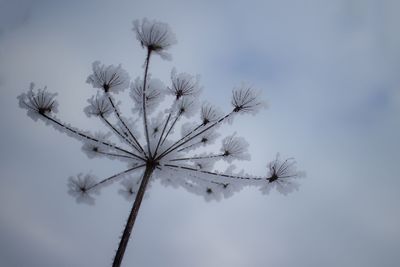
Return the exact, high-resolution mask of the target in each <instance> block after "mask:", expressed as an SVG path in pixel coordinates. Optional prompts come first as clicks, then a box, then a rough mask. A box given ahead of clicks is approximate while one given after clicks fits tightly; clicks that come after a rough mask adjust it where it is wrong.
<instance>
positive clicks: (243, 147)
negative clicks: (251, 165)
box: [221, 133, 250, 162]
mask: <svg viewBox="0 0 400 267" xmlns="http://www.w3.org/2000/svg"><path fill="white" fill-rule="evenodd" d="M248 147H249V144H248V143H247V141H246V140H245V139H244V138H243V137H237V136H236V133H234V134H233V135H230V136H227V137H225V138H224V139H223V140H222V148H221V152H222V156H223V157H224V159H225V160H227V161H228V162H232V160H234V159H239V160H249V158H250V155H249V154H248V153H247V148H248Z"/></svg>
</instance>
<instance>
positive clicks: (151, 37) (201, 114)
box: [18, 19, 299, 266]
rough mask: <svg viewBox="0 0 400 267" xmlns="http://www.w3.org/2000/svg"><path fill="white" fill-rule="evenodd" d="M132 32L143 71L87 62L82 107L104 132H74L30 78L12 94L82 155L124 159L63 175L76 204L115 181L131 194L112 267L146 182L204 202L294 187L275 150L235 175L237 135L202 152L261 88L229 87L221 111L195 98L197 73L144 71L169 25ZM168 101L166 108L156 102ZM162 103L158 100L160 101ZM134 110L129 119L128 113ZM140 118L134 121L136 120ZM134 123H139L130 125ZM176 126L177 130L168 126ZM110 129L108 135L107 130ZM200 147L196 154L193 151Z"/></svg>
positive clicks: (148, 24)
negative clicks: (96, 171) (104, 173)
mask: <svg viewBox="0 0 400 267" xmlns="http://www.w3.org/2000/svg"><path fill="white" fill-rule="evenodd" d="M133 25H134V27H133V31H134V33H135V34H136V37H137V39H138V41H139V42H140V44H141V46H142V47H143V48H144V49H145V52H146V55H145V63H144V66H143V68H144V74H143V76H142V77H138V78H136V79H135V80H134V81H131V80H130V77H129V74H128V72H127V71H125V70H124V69H123V68H122V67H121V65H118V66H114V65H103V64H101V63H100V62H99V61H95V62H94V63H93V66H92V68H93V73H91V74H90V75H89V77H88V78H87V83H89V84H90V85H92V86H93V87H94V88H95V89H97V92H96V93H95V95H93V96H92V97H91V98H89V99H88V106H87V107H86V108H85V109H84V112H85V114H86V115H87V116H88V117H95V118H97V119H99V120H101V121H102V122H103V123H104V125H105V126H106V129H107V131H106V132H94V133H93V132H91V131H89V130H81V129H78V128H75V127H73V126H71V125H70V124H68V123H65V122H63V121H62V120H61V119H59V118H58V117H57V116H56V113H57V106H58V103H57V101H56V96H57V94H54V93H50V92H48V91H47V89H46V87H45V88H43V89H37V90H35V88H34V84H33V83H32V84H31V86H30V88H29V90H28V92H27V93H23V94H21V95H20V96H18V99H19V105H20V107H21V108H24V109H26V110H27V114H28V116H29V117H31V118H32V119H33V120H35V121H37V120H38V119H40V120H43V121H45V122H46V124H49V125H52V126H53V127H54V128H55V129H57V130H59V131H61V132H63V133H66V134H67V135H69V136H71V137H74V138H77V139H79V140H80V141H82V143H83V146H82V150H83V151H84V153H86V154H87V156H88V157H89V158H94V157H107V158H110V159H118V160H121V161H124V162H126V164H127V168H126V169H125V170H122V171H121V172H119V173H116V174H114V175H112V176H110V177H107V178H105V179H96V178H95V177H94V176H93V175H91V174H82V173H81V174H78V175H76V176H73V177H70V178H69V184H68V186H69V193H70V194H71V195H72V196H74V197H75V198H76V200H77V202H84V203H88V204H92V203H94V195H95V194H97V193H98V192H99V190H100V189H101V188H102V187H103V186H104V185H108V184H110V183H112V182H114V181H118V180H119V181H121V184H122V187H123V188H122V189H121V190H120V193H121V194H122V195H124V196H125V197H126V198H127V199H128V200H131V199H132V200H134V203H133V206H132V209H131V211H130V214H129V217H128V219H127V224H126V226H125V229H124V232H123V234H122V237H121V240H120V243H119V246H118V250H117V252H116V255H115V257H114V261H113V266H120V264H121V262H122V258H123V255H124V252H125V249H126V246H127V244H128V240H129V236H130V234H131V231H132V228H133V225H134V222H135V219H136V216H137V213H138V211H139V208H140V204H141V202H142V199H143V196H144V193H145V191H146V188H147V185H148V183H149V182H150V181H154V180H157V179H159V180H160V181H161V183H162V184H165V185H173V186H175V187H182V188H185V189H186V190H188V191H189V192H193V193H195V194H198V195H201V196H203V197H204V198H205V199H206V200H211V199H216V200H218V199H220V198H223V197H229V196H231V195H232V194H233V193H234V192H237V191H239V190H240V189H241V188H243V187H245V186H255V187H258V188H259V189H260V190H261V192H263V193H268V192H269V191H270V190H271V189H272V188H276V190H277V191H279V192H281V193H283V194H287V193H289V192H291V191H293V190H294V189H297V187H298V185H297V183H296V181H295V179H296V178H297V177H299V172H297V171H296V169H295V161H294V160H293V159H291V158H290V159H286V160H281V159H280V157H279V155H277V157H276V158H275V159H274V160H273V161H272V162H270V163H269V164H268V165H267V167H266V171H265V174H264V175H262V176H254V175H250V174H247V173H245V172H244V171H241V172H238V173H234V172H233V169H234V165H232V162H234V161H236V160H248V159H250V155H249V154H248V152H247V148H248V143H247V142H246V141H245V139H244V138H242V137H239V136H237V134H236V133H233V134H231V135H228V136H226V137H224V138H222V139H221V141H222V144H221V149H220V150H219V151H214V152H213V151H209V152H204V151H206V148H207V147H208V146H209V145H210V144H213V143H214V142H215V141H216V140H217V139H218V138H219V137H220V134H219V133H218V130H219V129H220V127H221V126H222V125H223V124H225V123H232V121H233V119H234V117H235V116H237V115H242V114H243V115H245V114H255V113H257V112H258V111H259V110H260V109H262V108H265V106H266V105H265V104H264V102H263V101H262V100H261V98H260V92H259V91H257V90H255V89H253V88H251V87H249V86H246V85H245V84H242V85H240V86H238V87H237V88H234V89H233V91H232V96H231V109H230V110H228V111H227V112H225V113H223V112H222V111H221V110H220V109H219V108H217V107H215V106H213V105H212V104H210V103H209V102H200V100H199V95H200V93H201V91H202V88H201V86H200V83H199V78H198V77H197V76H193V75H190V74H188V73H178V72H177V71H176V70H175V69H174V70H172V72H171V80H170V81H169V82H168V85H167V86H166V85H164V83H163V82H162V81H160V80H158V79H155V78H153V77H151V74H150V72H149V66H150V60H151V58H152V56H155V55H159V56H161V57H162V58H163V59H169V58H170V55H169V54H168V53H167V50H168V49H169V48H170V47H171V46H172V45H174V44H175V43H176V39H175V35H174V34H173V33H172V32H171V30H170V27H169V26H168V25H167V24H165V23H161V22H158V21H150V20H147V19H143V20H142V21H138V20H137V21H134V23H133ZM124 90H129V94H130V96H131V98H132V101H133V104H134V108H133V109H132V111H133V115H134V117H133V118H129V117H125V116H123V114H121V112H120V102H118V101H117V100H116V99H115V97H116V95H117V94H118V93H120V92H122V91H124ZM166 98H167V99H168V100H165V103H171V105H170V107H169V108H168V109H162V108H160V103H161V102H163V101H164V99H166ZM163 106H165V105H163ZM135 116H136V117H135ZM138 118H139V120H138ZM137 121H139V123H137ZM178 127H180V129H181V130H180V133H181V134H180V135H179V134H177V133H174V131H175V130H176V129H177V128H178ZM112 135H114V139H111V136H112ZM199 149H200V150H201V151H202V152H196V151H199ZM220 160H222V161H226V162H227V164H228V165H229V167H228V168H227V170H225V171H221V170H216V169H215V168H214V164H215V162H217V161H220Z"/></svg>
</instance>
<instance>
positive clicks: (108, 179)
mask: <svg viewBox="0 0 400 267" xmlns="http://www.w3.org/2000/svg"><path fill="white" fill-rule="evenodd" d="M145 165H146V164H141V165H137V166H135V167H132V168H129V169H127V170H125V171H122V172H120V173H117V174H114V175H112V176H110V177H108V178H105V179H103V180H101V181H100V182H98V183H96V184H94V185H92V186H91V187H89V188H87V190H90V189H93V188H95V187H97V186H99V185H101V184H104V183H107V182H109V181H111V180H113V179H115V178H117V177H118V176H120V175H123V174H126V173H128V172H131V171H133V170H136V169H139V168H141V167H144V166H145Z"/></svg>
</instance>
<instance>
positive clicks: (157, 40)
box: [133, 18, 176, 59]
mask: <svg viewBox="0 0 400 267" xmlns="http://www.w3.org/2000/svg"><path fill="white" fill-rule="evenodd" d="M133 31H134V32H135V33H136V38H137V39H138V41H139V42H140V44H141V45H142V47H146V48H147V50H148V51H149V52H155V53H157V54H159V55H160V56H161V57H162V58H164V59H170V57H171V56H170V55H169V54H168V53H166V52H165V50H167V49H169V47H170V46H172V45H174V44H176V37H175V34H174V33H173V32H172V31H171V28H170V27H169V25H168V24H166V23H163V22H159V21H156V20H148V19H147V18H144V19H143V20H142V21H139V20H134V21H133Z"/></svg>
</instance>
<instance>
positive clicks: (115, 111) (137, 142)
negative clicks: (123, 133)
mask: <svg viewBox="0 0 400 267" xmlns="http://www.w3.org/2000/svg"><path fill="white" fill-rule="evenodd" d="M107 96H108V100H109V101H110V103H111V106H112V107H113V110H114V113H115V114H116V115H117V117H118V120H119V121H120V122H121V123H122V125H123V126H124V127H125V129H126V130H127V131H128V133H129V135H130V136H131V138H132V139H133V141H134V142H135V143H136V145H137V146H138V148H136V147H134V148H135V149H136V150H138V152H141V153H143V154H144V155H145V156H146V152H144V150H143V148H142V146H141V145H140V143H139V141H138V140H137V138H136V137H135V136H134V135H133V133H132V131H131V130H130V129H129V127H128V126H127V125H126V123H125V121H124V120H123V119H122V117H121V115H120V114H119V111H118V109H117V107H116V106H115V104H114V101H113V100H112V98H111V96H110V95H108V94H107Z"/></svg>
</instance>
